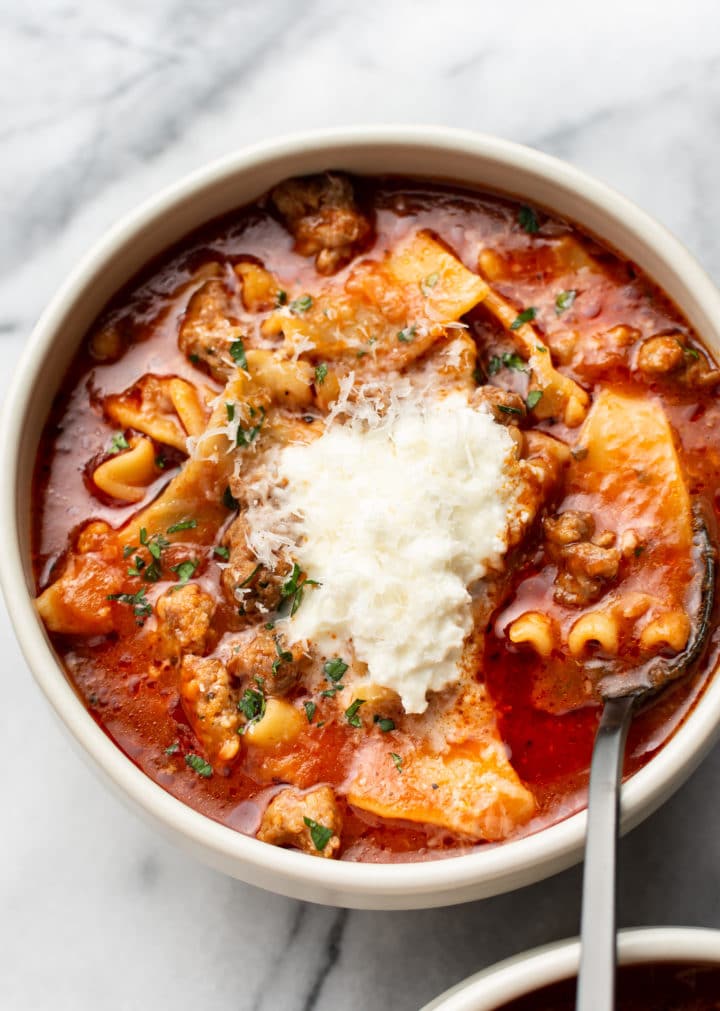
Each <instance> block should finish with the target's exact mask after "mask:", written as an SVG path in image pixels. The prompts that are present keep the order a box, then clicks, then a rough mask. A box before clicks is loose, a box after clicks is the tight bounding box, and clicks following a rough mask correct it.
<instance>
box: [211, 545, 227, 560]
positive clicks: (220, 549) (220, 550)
mask: <svg viewBox="0 0 720 1011" xmlns="http://www.w3.org/2000/svg"><path fill="white" fill-rule="evenodd" d="M213 554H214V555H215V556H216V558H222V559H223V561H227V560H228V558H229V557H230V548H226V547H225V545H224V544H215V545H214V546H213Z"/></svg>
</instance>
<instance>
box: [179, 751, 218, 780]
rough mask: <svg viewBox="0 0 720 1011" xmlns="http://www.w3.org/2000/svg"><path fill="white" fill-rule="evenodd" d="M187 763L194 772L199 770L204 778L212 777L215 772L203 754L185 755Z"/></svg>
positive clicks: (199, 774) (198, 772) (199, 773)
mask: <svg viewBox="0 0 720 1011" xmlns="http://www.w3.org/2000/svg"><path fill="white" fill-rule="evenodd" d="M185 764H186V765H187V766H189V767H190V768H191V769H192V771H193V772H197V774H198V776H202V777H203V779H210V777H211V776H212V774H213V767H212V765H210V763H209V762H206V761H205V759H204V758H203V757H202V755H193V754H192V753H191V754H189V755H185Z"/></svg>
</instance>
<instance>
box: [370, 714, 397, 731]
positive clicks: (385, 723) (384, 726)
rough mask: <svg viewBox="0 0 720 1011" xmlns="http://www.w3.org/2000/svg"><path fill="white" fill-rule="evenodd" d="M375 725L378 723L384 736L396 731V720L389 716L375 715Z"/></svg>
mask: <svg viewBox="0 0 720 1011" xmlns="http://www.w3.org/2000/svg"><path fill="white" fill-rule="evenodd" d="M373 723H377V725H378V727H379V728H380V729H381V730H382V732H383V733H384V734H389V733H390V731H391V730H394V729H395V721H394V720H391V719H389V717H387V716H380V715H379V714H378V713H375V715H374V716H373Z"/></svg>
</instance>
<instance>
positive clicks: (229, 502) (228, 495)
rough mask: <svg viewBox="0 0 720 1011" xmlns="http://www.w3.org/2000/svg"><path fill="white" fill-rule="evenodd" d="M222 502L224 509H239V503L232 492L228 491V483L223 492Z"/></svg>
mask: <svg viewBox="0 0 720 1011" xmlns="http://www.w3.org/2000/svg"><path fill="white" fill-rule="evenodd" d="M222 504H223V505H224V506H225V508H226V509H229V510H230V511H231V512H232V511H234V510H236V509H239V507H240V503H239V502H238V500H237V499H236V498H235V496H234V495H233V493H232V492H231V491H230V485H228V486H227V488H226V489H225V491H224V492H223V497H222Z"/></svg>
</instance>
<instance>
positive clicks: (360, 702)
mask: <svg viewBox="0 0 720 1011" xmlns="http://www.w3.org/2000/svg"><path fill="white" fill-rule="evenodd" d="M364 705H365V699H355V701H354V702H352V703H351V704H350V705H349V706H348V707H347V709H346V710H345V719H346V720H347V721H348V723H349V724H350V726H351V727H361V726H362V723H361V722H360V717H359V716H358V709H359V708H360V706H364Z"/></svg>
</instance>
